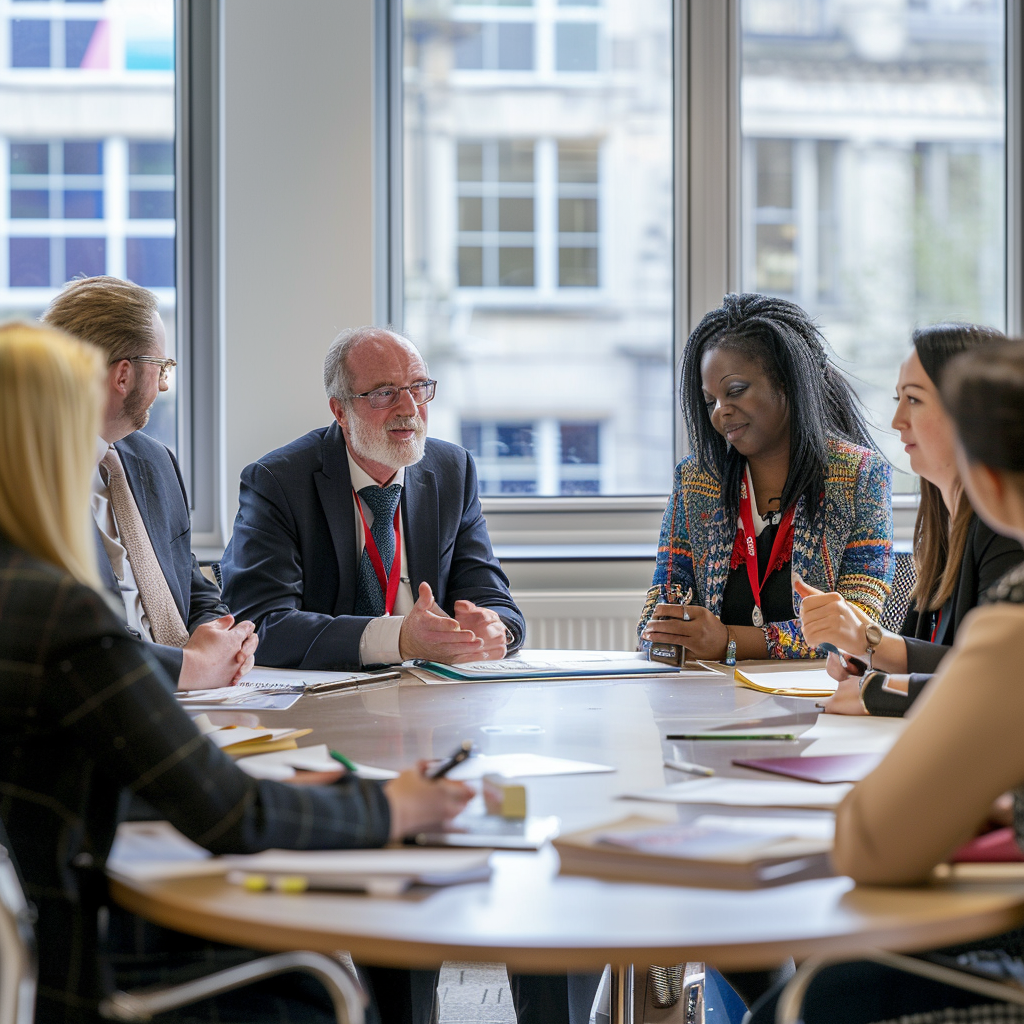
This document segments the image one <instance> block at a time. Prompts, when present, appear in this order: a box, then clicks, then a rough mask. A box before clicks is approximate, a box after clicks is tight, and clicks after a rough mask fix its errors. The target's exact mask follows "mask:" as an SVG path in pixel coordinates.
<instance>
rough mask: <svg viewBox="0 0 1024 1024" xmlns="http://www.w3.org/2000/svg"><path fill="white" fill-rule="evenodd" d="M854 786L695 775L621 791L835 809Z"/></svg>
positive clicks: (658, 798) (646, 796)
mask: <svg viewBox="0 0 1024 1024" xmlns="http://www.w3.org/2000/svg"><path fill="white" fill-rule="evenodd" d="M851 789H853V786H852V785H851V784H850V783H848V782H835V783H828V784H824V785H822V784H820V783H817V782H768V781H765V782H762V781H760V780H759V779H723V778H714V779H696V780H694V781H692V782H677V783H675V784H674V785H671V786H663V787H661V788H660V789H648V790H642V791H638V792H632V793H622V794H621V798H622V799H626V800H653V801H655V802H657V803H669V804H719V805H722V806H728V807H806V808H811V809H815V810H825V811H828V810H833V809H834V808H835V807H837V806H838V805H839V803H840V801H842V799H843V797H844V796H846V794H847V793H849V792H850V790H851Z"/></svg>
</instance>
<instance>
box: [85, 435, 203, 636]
mask: <svg viewBox="0 0 1024 1024" xmlns="http://www.w3.org/2000/svg"><path fill="white" fill-rule="evenodd" d="M100 465H101V466H102V467H103V468H104V469H105V470H106V471H107V487H108V488H109V490H110V504H111V506H112V507H113V509H114V518H115V519H116V520H117V532H118V534H119V536H120V538H121V543H122V544H123V545H124V548H125V551H127V552H128V561H129V562H130V563H131V566H132V574H133V575H134V577H135V583H136V585H137V586H138V588H139V597H140V598H141V600H142V607H143V609H144V610H145V612H146V618H148V619H149V630H150V632H151V633H152V634H153V640H154V642H156V643H158V644H165V645H166V646H168V647H184V646H185V644H187V643H188V630H187V629H186V628H185V623H184V622H182V620H181V613H180V612H179V611H178V606H177V605H176V604H175V603H174V598H173V597H172V596H171V589H170V587H168V586H167V580H166V579H165V577H164V573H163V570H162V569H161V568H160V563H159V561H157V557H156V552H155V551H154V550H153V542H152V541H151V540H150V539H149V534H148V533H147V532H146V524H145V523H144V522H143V521H142V516H141V515H140V513H139V506H138V505H136V504H135V496H134V495H133V494H132V491H131V488H130V487H129V486H128V479H127V477H125V475H124V466H122V465H121V459H120V456H118V454H117V452H116V450H115V449H113V448H108V449H107V454H106V455H104V456H103V458H102V459H101V460H100Z"/></svg>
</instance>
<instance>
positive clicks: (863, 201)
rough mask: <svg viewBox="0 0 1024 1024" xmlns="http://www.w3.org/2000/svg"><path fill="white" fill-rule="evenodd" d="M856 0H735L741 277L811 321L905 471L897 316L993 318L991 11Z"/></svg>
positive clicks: (997, 125) (997, 116)
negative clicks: (895, 411)
mask: <svg viewBox="0 0 1024 1024" xmlns="http://www.w3.org/2000/svg"><path fill="white" fill-rule="evenodd" d="M864 6H865V7H866V8H869V10H863V9H858V5H857V4H850V3H836V2H833V0H743V2H742V4H741V7H740V11H741V25H742V82H741V93H740V95H741V101H740V118H741V127H742V136H743V147H742V196H741V225H742V286H743V288H744V289H746V290H750V291H763V292H769V293H771V294H775V295H780V296H784V297H786V298H789V299H792V300H794V301H795V302H798V303H800V304H801V305H802V306H804V307H805V308H806V309H808V310H809V311H810V312H811V313H813V314H815V315H816V316H817V317H818V320H819V323H820V324H821V326H822V329H823V331H824V333H825V335H826V337H827V339H828V340H829V342H830V343H831V345H832V347H833V348H834V350H835V352H836V354H837V355H838V356H839V357H840V360H841V361H842V363H843V365H844V366H846V367H847V368H848V369H849V370H850V372H851V374H852V375H853V377H854V378H855V384H856V385H857V388H858V391H859V392H860V395H861V397H862V399H863V401H864V402H865V404H866V406H867V408H868V411H869V413H870V415H871V418H872V420H873V421H874V423H875V424H876V425H877V428H878V429H877V432H876V436H877V438H878V440H879V443H880V444H881V446H882V448H883V450H884V451H885V452H886V454H887V455H888V456H889V457H890V459H891V460H892V461H893V463H894V464H895V465H896V466H897V467H898V468H900V469H903V470H909V465H908V463H907V460H906V456H905V455H904V453H903V450H902V447H901V446H900V444H899V440H898V438H897V437H895V436H894V435H893V434H892V432H891V431H890V430H889V421H890V419H891V417H892V401H891V396H892V394H893V387H894V384H895V381H896V375H897V369H898V366H899V363H900V362H901V361H902V359H903V358H904V357H905V355H906V354H907V352H908V349H909V345H910V336H911V333H912V331H913V329H914V327H915V326H918V325H922V324H929V323H935V322H937V321H940V320H947V319H955V320H964V321H973V322H979V323H984V324H989V325H992V326H995V327H1000V328H1002V327H1003V326H1004V324H1005V319H1006V206H1005V197H1006V168H1005V157H1006V146H1005V102H1006V84H1005V67H1004V65H1005V58H1004V47H1005V32H1004V17H1005V11H1004V3H1003V0H906V2H899V3H884V4H879V3H872V4H868V5H864ZM1016 172H1017V173H1019V172H1020V169H1019V168H1017V169H1016ZM914 482H915V481H914V479H913V478H912V477H911V476H910V475H909V473H907V474H903V473H901V474H900V475H899V477H898V478H897V480H896V486H897V487H898V488H900V489H903V490H908V489H910V488H911V487H912V486H914Z"/></svg>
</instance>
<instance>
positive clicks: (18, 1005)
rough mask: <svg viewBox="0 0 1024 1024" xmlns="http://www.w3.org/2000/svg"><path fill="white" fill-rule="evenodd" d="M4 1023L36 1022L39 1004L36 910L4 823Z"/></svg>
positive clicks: (0, 902)
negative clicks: (34, 928) (23, 884)
mask: <svg viewBox="0 0 1024 1024" xmlns="http://www.w3.org/2000/svg"><path fill="white" fill-rule="evenodd" d="M0 844H2V845H0V1024H32V1021H33V1017H34V1016H35V1007H36V939H35V933H34V931H33V929H32V922H33V921H34V920H35V910H34V908H33V907H32V906H31V904H30V903H29V902H28V900H27V899H25V890H24V889H23V888H22V884H21V877H20V876H19V874H18V869H17V867H16V866H15V864H14V861H13V860H12V859H11V856H10V854H9V853H8V845H7V844H8V841H7V833H6V831H5V830H4V827H3V824H2V823H0Z"/></svg>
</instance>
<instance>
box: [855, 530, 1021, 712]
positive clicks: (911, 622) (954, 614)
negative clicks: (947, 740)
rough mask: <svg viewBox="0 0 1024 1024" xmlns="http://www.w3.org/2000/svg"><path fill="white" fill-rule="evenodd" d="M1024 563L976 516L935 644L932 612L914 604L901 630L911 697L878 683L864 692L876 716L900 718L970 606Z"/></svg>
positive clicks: (1011, 544) (1016, 547)
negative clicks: (921, 610) (921, 611)
mask: <svg viewBox="0 0 1024 1024" xmlns="http://www.w3.org/2000/svg"><path fill="white" fill-rule="evenodd" d="M1022 562H1024V549H1022V548H1021V546H1020V544H1018V543H1017V541H1015V540H1010V538H1009V537H1003V536H1001V535H1000V534H998V533H995V532H994V531H993V530H991V529H990V528H989V527H988V526H986V525H985V524H984V523H983V522H982V521H981V520H980V519H979V518H978V516H977V515H975V516H974V517H973V518H972V520H971V525H970V526H969V527H968V528H967V543H966V544H965V545H964V554H963V558H962V559H961V560H960V575H959V576H958V577H957V581H956V586H955V587H954V588H953V594H952V596H951V597H950V600H949V601H948V602H947V604H946V606H945V610H944V612H943V616H942V622H941V623H940V624H939V632H938V635H937V636H936V643H932V642H931V630H932V616H931V614H930V613H929V614H927V615H920V614H919V613H918V611H917V608H916V607H915V606H914V605H911V607H910V609H909V611H908V612H907V617H906V619H905V620H904V622H903V628H902V629H901V630H900V633H901V634H902V635H903V639H904V642H905V643H906V645H907V671H908V672H909V673H910V676H911V678H910V684H909V686H908V690H907V696H906V697H901V696H899V695H896V694H889V693H885V692H883V691H880V690H878V688H875V689H873V690H871V691H870V692H869V693H867V694H866V695H865V698H864V705H865V707H866V708H867V709H868V711H870V712H871V714H873V715H885V716H889V717H899V716H901V715H903V714H904V713H905V712H906V711H907V709H908V708H909V707H910V705H911V704H913V703H914V701H915V700H917V697H918V695H919V694H920V693H921V690H922V689H924V686H925V684H926V683H927V682H928V680H929V679H931V676H932V673H933V672H935V670H936V669H937V668H938V667H939V662H940V661H942V659H943V657H944V656H945V655H946V653H947V652H948V651H949V650H950V648H951V647H952V646H953V641H954V639H955V638H956V632H957V630H958V629H959V628H960V623H961V622H963V620H964V617H965V616H966V615H967V613H968V612H969V611H971V610H972V609H974V608H976V607H977V606H978V605H979V604H981V603H982V599H983V597H984V595H985V591H987V590H988V589H989V587H991V586H993V585H994V584H995V583H996V582H997V581H998V580H999V579H1001V578H1002V577H1003V576H1004V575H1005V574H1006V573H1008V572H1009V571H1010V570H1011V569H1013V568H1015V567H1016V566H1018V565H1020V564H1021V563H1022Z"/></svg>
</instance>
